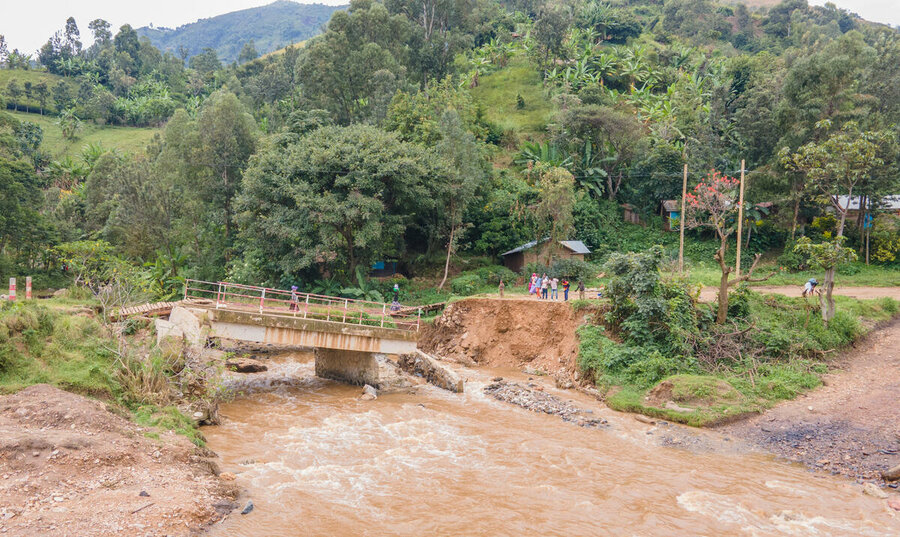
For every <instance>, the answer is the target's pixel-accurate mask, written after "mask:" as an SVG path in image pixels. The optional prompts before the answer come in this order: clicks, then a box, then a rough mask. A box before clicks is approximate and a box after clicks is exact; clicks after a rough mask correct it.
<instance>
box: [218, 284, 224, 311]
mask: <svg viewBox="0 0 900 537" xmlns="http://www.w3.org/2000/svg"><path fill="white" fill-rule="evenodd" d="M223 292H224V290H223V286H222V282H219V289H218V290H217V291H216V309H219V302H220V301H221V298H222V293H223Z"/></svg>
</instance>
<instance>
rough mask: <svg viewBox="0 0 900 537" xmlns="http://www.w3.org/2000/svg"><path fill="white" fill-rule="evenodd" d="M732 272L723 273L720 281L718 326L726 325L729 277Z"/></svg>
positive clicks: (717, 313)
mask: <svg viewBox="0 0 900 537" xmlns="http://www.w3.org/2000/svg"><path fill="white" fill-rule="evenodd" d="M729 273H730V271H722V277H721V279H720V280H719V311H717V312H716V324H725V319H726V317H728V276H729Z"/></svg>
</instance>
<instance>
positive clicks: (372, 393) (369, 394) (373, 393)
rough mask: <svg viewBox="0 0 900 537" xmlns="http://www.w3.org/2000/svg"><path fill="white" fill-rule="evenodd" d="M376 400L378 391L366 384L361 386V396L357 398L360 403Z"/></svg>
mask: <svg viewBox="0 0 900 537" xmlns="http://www.w3.org/2000/svg"><path fill="white" fill-rule="evenodd" d="M375 399H378V390H376V389H375V388H373V387H372V386H369V385H368V384H366V385H365V386H363V389H362V395H360V396H359V400H360V401H374V400H375Z"/></svg>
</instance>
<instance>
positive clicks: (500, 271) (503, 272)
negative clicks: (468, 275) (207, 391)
mask: <svg viewBox="0 0 900 537" xmlns="http://www.w3.org/2000/svg"><path fill="white" fill-rule="evenodd" d="M475 274H477V275H478V277H479V278H481V281H482V283H483V284H486V285H500V280H503V281H504V282H506V283H507V284H508V283H510V282H512V281H514V280H515V279H516V273H515V272H513V271H511V270H509V269H508V268H506V267H504V266H501V265H490V266H487V267H481V268H479V269H477V270H476V271H475Z"/></svg>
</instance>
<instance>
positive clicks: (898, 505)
mask: <svg viewBox="0 0 900 537" xmlns="http://www.w3.org/2000/svg"><path fill="white" fill-rule="evenodd" d="M887 504H888V507H890V508H891V509H893V510H894V511H900V496H897V495H896V494H894V495H893V496H891V497H890V498H888V501H887Z"/></svg>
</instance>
